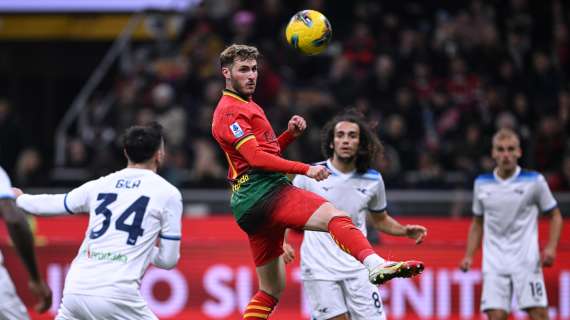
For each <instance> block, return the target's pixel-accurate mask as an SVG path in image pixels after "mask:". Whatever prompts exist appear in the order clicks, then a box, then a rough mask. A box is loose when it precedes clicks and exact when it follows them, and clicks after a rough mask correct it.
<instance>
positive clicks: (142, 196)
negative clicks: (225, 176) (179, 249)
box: [63, 168, 182, 300]
mask: <svg viewBox="0 0 570 320" xmlns="http://www.w3.org/2000/svg"><path fill="white" fill-rule="evenodd" d="M63 201H64V206H65V209H66V210H67V211H68V212H69V213H70V214H75V213H80V212H89V226H88V227H87V231H86V233H85V239H84V240H83V243H82V244H81V247H80V248H79V252H78V255H77V257H76V258H75V259H74V260H73V262H72V264H71V267H70V269H69V272H68V274H67V278H66V281H65V289H64V294H84V295H94V296H103V297H109V298H118V299H134V300H139V299H140V294H139V287H140V281H141V278H142V276H143V274H144V272H145V271H146V269H147V267H148V265H149V263H150V262H151V252H152V249H153V248H154V246H155V244H156V240H157V238H159V237H160V238H163V239H169V240H180V237H181V216H182V196H181V194H180V191H179V190H178V189H177V188H176V187H174V186H173V185H171V184H170V183H168V182H167V181H166V180H164V179H163V178H162V177H160V176H159V175H157V174H156V173H154V172H153V171H151V170H145V169H135V168H126V169H123V170H120V171H117V172H115V173H112V174H110V175H107V176H105V177H102V178H99V179H97V180H93V181H90V182H87V183H85V184H83V185H82V186H80V187H78V188H76V189H74V190H72V191H70V192H69V193H68V194H67V195H66V196H65V198H64V200H63Z"/></svg>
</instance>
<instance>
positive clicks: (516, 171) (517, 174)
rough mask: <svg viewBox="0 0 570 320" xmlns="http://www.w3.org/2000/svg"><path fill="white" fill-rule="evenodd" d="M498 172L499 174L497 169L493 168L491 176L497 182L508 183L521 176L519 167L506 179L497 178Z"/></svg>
mask: <svg viewBox="0 0 570 320" xmlns="http://www.w3.org/2000/svg"><path fill="white" fill-rule="evenodd" d="M498 172H499V169H498V168H495V170H493V176H494V177H495V180H497V181H499V182H510V181H513V180H515V179H516V178H517V177H518V176H519V174H521V167H520V166H517V167H516V169H515V172H514V173H513V175H512V176H510V177H508V178H506V179H503V178H501V177H500V176H499V174H498Z"/></svg>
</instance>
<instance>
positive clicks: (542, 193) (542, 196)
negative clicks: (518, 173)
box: [536, 175, 558, 212]
mask: <svg viewBox="0 0 570 320" xmlns="http://www.w3.org/2000/svg"><path fill="white" fill-rule="evenodd" d="M536 192H537V194H536V198H537V199H536V200H537V205H538V208H539V209H540V211H541V212H548V211H550V210H552V209H554V208H555V207H556V206H557V205H558V204H557V203H556V199H554V196H553V195H552V192H551V191H550V188H549V187H548V183H547V182H546V179H544V176H543V175H539V176H538V180H537V182H536Z"/></svg>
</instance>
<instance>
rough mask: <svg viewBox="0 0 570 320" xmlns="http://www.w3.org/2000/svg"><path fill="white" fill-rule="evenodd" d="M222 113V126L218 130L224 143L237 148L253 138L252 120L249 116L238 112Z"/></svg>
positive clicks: (227, 111) (226, 111)
mask: <svg viewBox="0 0 570 320" xmlns="http://www.w3.org/2000/svg"><path fill="white" fill-rule="evenodd" d="M235 109H237V108H235ZM222 112H223V113H222V115H221V116H222V121H221V124H222V125H221V128H218V129H217V130H218V135H219V136H220V137H221V138H222V140H224V142H226V143H227V144H230V145H232V146H234V147H236V148H237V147H238V145H239V144H240V143H243V142H245V141H246V140H247V139H248V137H253V131H252V128H251V120H250V117H249V116H248V115H246V114H245V113H243V112H239V111H236V110H224V111H222Z"/></svg>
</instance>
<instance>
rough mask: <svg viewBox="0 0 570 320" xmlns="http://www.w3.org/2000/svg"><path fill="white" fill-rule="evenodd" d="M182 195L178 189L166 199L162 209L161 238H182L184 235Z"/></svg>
mask: <svg viewBox="0 0 570 320" xmlns="http://www.w3.org/2000/svg"><path fill="white" fill-rule="evenodd" d="M182 208H183V207H182V195H181V194H180V192H179V191H178V190H176V192H172V195H171V196H170V197H169V198H168V200H167V201H166V206H165V208H164V210H163V211H162V217H161V219H162V221H161V229H160V238H162V239H168V240H180V238H181V237H182Z"/></svg>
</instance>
